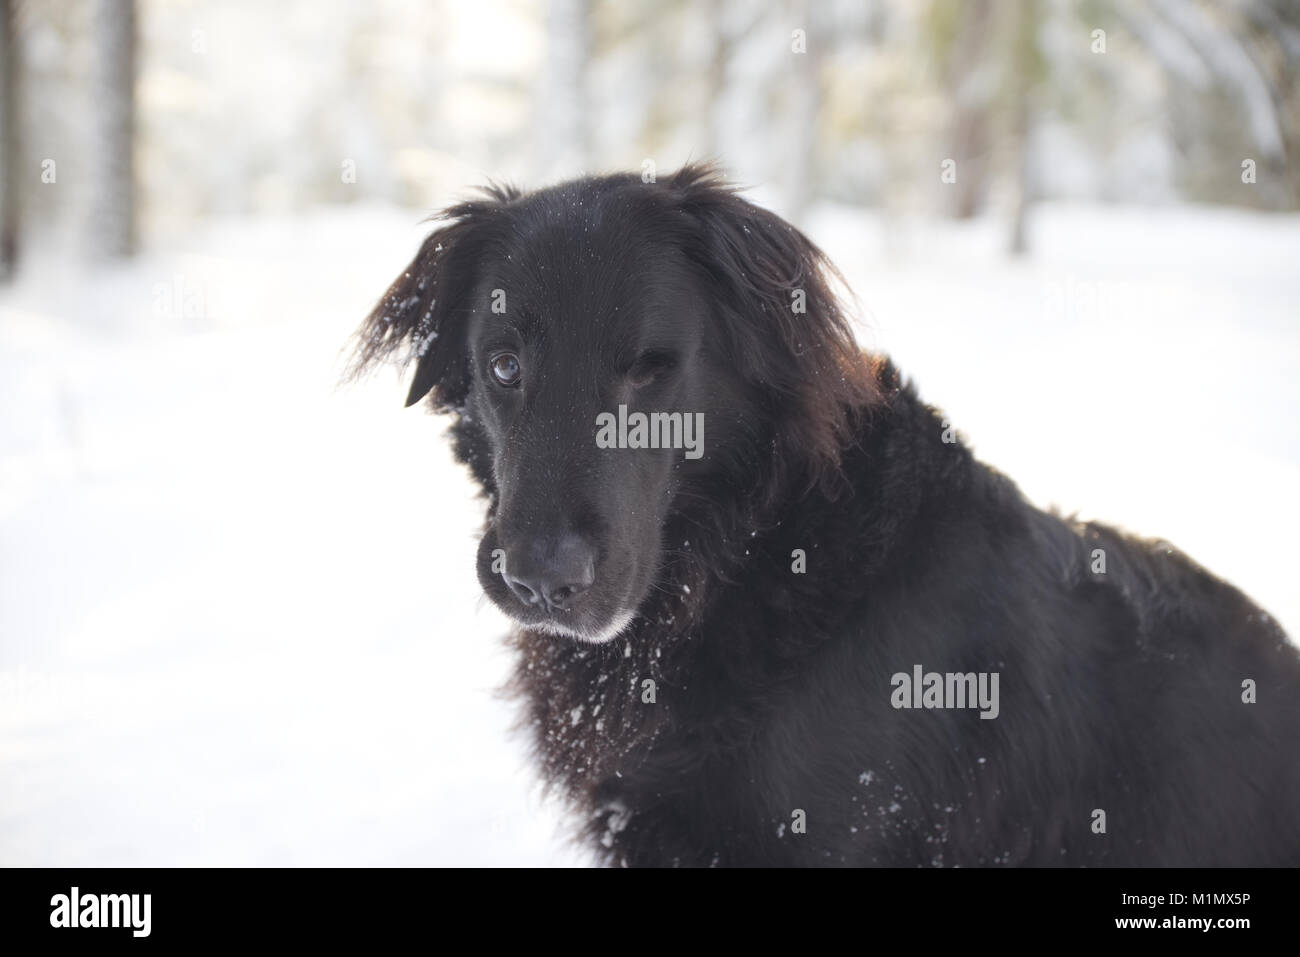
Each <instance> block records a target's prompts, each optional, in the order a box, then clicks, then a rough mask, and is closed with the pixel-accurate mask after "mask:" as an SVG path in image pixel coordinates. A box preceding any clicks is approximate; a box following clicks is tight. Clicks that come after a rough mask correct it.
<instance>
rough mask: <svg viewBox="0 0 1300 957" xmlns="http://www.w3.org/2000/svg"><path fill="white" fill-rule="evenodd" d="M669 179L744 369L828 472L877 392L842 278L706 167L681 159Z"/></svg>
mask: <svg viewBox="0 0 1300 957" xmlns="http://www.w3.org/2000/svg"><path fill="white" fill-rule="evenodd" d="M671 184H672V187H673V188H675V189H677V190H679V191H680V192H679V194H678V197H679V198H678V202H679V203H680V204H681V208H682V209H683V211H685V212H686V213H687V214H689V215H690V216H691V218H692V219H694V220H695V221H696V223H697V224H698V229H697V230H696V234H697V238H696V240H695V242H696V243H698V248H697V249H695V250H693V255H692V259H694V260H695V261H696V262H697V263H699V264H700V265H701V266H702V267H703V268H704V269H705V270H706V271H707V272H708V276H709V279H710V281H711V284H712V285H713V286H714V287H715V288H717V289H718V290H719V295H718V296H717V297H716V312H717V313H718V318H719V319H720V321H721V324H722V327H723V331H724V332H725V333H726V334H727V335H728V337H729V340H730V349H731V354H732V355H734V356H736V357H738V360H739V363H738V364H739V366H740V370H741V373H742V375H744V376H745V378H746V379H748V380H749V381H750V382H752V383H754V384H755V385H756V387H758V388H760V389H761V390H762V391H764V392H766V393H767V394H769V395H770V396H771V397H772V399H773V400H774V403H773V404H774V407H775V412H776V414H777V415H779V416H780V419H781V420H782V424H783V426H784V428H783V429H780V430H779V431H781V432H782V433H783V436H784V437H785V438H786V439H787V440H788V441H789V442H790V443H791V446H792V449H795V450H800V451H802V452H803V454H804V455H805V456H806V457H807V459H808V461H809V462H810V464H811V466H812V471H813V473H814V475H815V476H817V477H826V476H829V475H830V474H831V473H833V472H834V471H835V470H836V469H837V468H838V463H839V457H840V450H841V448H842V447H843V445H844V443H845V442H848V441H850V440H851V439H852V436H853V433H854V427H853V422H852V419H853V417H854V415H855V414H856V412H857V411H860V410H863V409H866V408H868V407H869V406H871V405H872V404H873V403H874V402H875V401H876V400H877V399H878V397H879V396H878V389H877V386H876V380H875V376H874V375H873V374H872V371H871V367H870V362H869V360H868V358H867V357H866V355H865V354H864V353H863V352H862V350H861V349H860V347H859V346H858V344H857V340H856V338H855V337H854V335H853V330H852V328H851V327H850V325H849V321H848V319H847V317H846V316H845V314H844V311H843V310H842V308H841V307H840V303H839V300H838V298H837V297H836V295H835V292H834V289H833V287H832V281H838V282H840V283H842V282H843V280H842V279H841V277H840V275H839V273H838V271H837V270H836V269H835V267H834V265H832V264H831V262H830V261H829V260H828V259H827V258H826V255H825V254H824V253H823V252H822V251H821V250H820V249H818V248H817V246H815V245H814V244H813V243H812V241H811V240H809V239H808V237H806V236H805V235H804V234H803V233H801V232H800V231H799V230H797V229H796V228H795V227H794V226H792V225H791V224H790V223H788V222H786V221H785V220H783V219H782V218H781V217H779V216H777V215H776V214H775V213H771V212H769V211H768V210H765V209H762V208H760V207H758V206H755V205H754V204H753V203H750V202H748V201H747V200H744V199H742V198H741V197H740V196H738V195H737V194H736V190H735V188H734V187H732V186H730V185H728V184H727V183H726V182H725V180H723V178H722V177H721V175H720V174H719V173H718V172H717V170H715V169H714V168H713V167H711V166H708V165H698V164H697V165H691V166H686V167H684V168H682V169H681V170H680V171H678V172H677V174H676V175H675V176H674V177H673V178H672V180H671Z"/></svg>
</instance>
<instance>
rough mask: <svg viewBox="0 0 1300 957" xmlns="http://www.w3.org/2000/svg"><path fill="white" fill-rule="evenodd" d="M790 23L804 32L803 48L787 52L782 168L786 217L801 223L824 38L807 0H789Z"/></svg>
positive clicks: (814, 137) (809, 193)
mask: <svg viewBox="0 0 1300 957" xmlns="http://www.w3.org/2000/svg"><path fill="white" fill-rule="evenodd" d="M790 14H791V23H792V24H793V26H794V27H796V28H798V29H801V30H803V31H804V36H805V39H806V40H807V49H806V51H805V52H803V53H793V52H792V53H791V57H792V59H793V64H792V68H791V75H790V81H789V82H790V101H789V108H790V119H789V125H788V126H787V129H788V130H789V132H790V160H789V165H788V166H787V167H786V174H785V180H786V188H785V201H786V209H785V213H786V218H788V219H789V220H790V221H791V222H793V223H795V224H797V225H803V220H804V215H805V214H806V213H807V211H808V203H809V200H810V199H811V198H812V176H813V160H814V156H815V154H816V150H817V117H818V115H819V114H820V110H819V109H818V107H819V106H820V103H819V100H820V91H819V89H818V81H819V71H818V64H819V63H820V62H821V55H822V44H823V42H824V41H825V38H824V36H823V34H822V32H821V31H819V30H817V29H816V28H815V25H814V23H813V21H814V20H815V19H816V16H815V14H816V7H815V6H814V4H813V3H811V2H810V0H790Z"/></svg>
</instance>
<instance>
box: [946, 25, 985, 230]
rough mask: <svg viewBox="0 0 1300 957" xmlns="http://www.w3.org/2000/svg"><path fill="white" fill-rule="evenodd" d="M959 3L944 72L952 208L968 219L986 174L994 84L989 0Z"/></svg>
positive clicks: (974, 210) (975, 208)
mask: <svg viewBox="0 0 1300 957" xmlns="http://www.w3.org/2000/svg"><path fill="white" fill-rule="evenodd" d="M960 9H961V13H960V19H959V21H958V25H957V35H956V37H955V43H954V49H953V52H952V59H951V61H950V68H949V76H948V81H949V87H950V88H951V89H952V90H953V93H954V95H953V111H952V127H951V134H950V136H951V139H950V142H951V143H952V149H953V154H952V158H953V159H955V160H956V161H957V182H956V183H955V184H954V186H955V189H956V199H955V201H954V203H953V207H952V212H953V215H954V216H956V217H957V218H958V219H969V218H971V217H972V216H974V215H975V214H976V213H977V212H978V211H979V207H980V204H981V202H982V201H983V199H984V193H985V189H986V182H985V181H986V180H987V178H988V158H989V157H988V152H989V121H990V117H989V113H990V101H991V99H992V94H993V89H992V86H993V84H992V82H991V76H990V73H989V64H988V63H987V57H986V51H987V47H988V33H989V28H990V22H989V21H990V18H991V16H992V9H991V6H990V2H989V0H968V2H965V3H962V4H961V8H960Z"/></svg>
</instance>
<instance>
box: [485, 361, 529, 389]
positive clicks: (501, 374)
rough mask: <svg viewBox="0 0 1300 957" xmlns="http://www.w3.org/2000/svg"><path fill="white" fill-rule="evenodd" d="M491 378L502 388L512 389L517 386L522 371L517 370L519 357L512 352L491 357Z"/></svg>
mask: <svg viewBox="0 0 1300 957" xmlns="http://www.w3.org/2000/svg"><path fill="white" fill-rule="evenodd" d="M490 365H491V368H492V378H494V379H496V380H497V382H499V383H501V384H502V385H504V386H507V387H510V388H513V387H514V386H517V385H518V384H519V378H520V376H522V375H523V370H522V369H520V368H519V357H518V356H517V355H515V354H514V353H513V352H502V353H500V354H499V355H495V356H493V357H492V361H491V363H490Z"/></svg>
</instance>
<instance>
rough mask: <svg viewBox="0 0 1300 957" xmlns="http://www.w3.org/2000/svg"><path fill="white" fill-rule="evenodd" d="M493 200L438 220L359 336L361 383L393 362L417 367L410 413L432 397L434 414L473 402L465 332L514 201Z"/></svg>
mask: <svg viewBox="0 0 1300 957" xmlns="http://www.w3.org/2000/svg"><path fill="white" fill-rule="evenodd" d="M488 192H489V196H490V198H489V199H487V200H476V201H473V202H467V203H461V204H459V205H457V206H453V207H451V208H450V209H448V210H447V211H446V212H444V213H442V214H441V215H440V216H438V217H436V218H437V219H438V220H441V221H442V225H440V226H439V227H438V228H437V229H435V230H434V231H433V233H432V234H431V235H430V236H429V237H428V238H427V239H425V240H424V242H423V243H422V244H421V245H420V251H419V252H417V253H416V254H415V258H414V259H413V260H411V263H410V265H408V266H407V267H406V269H404V270H403V271H402V274H401V275H400V276H398V277H397V279H396V280H394V281H393V284H392V285H391V286H389V287H388V291H387V292H385V293H384V295H383V296H382V297H381V298H380V300H379V302H378V303H376V305H375V307H374V309H372V310H371V312H370V315H368V316H367V317H366V319H365V322H363V323H362V325H361V328H360V329H359V330H358V331H357V341H356V347H355V350H354V358H353V363H352V370H351V371H352V374H353V375H354V376H355V375H358V374H360V373H362V372H364V371H365V370H367V369H369V368H370V367H372V366H374V365H377V364H379V363H381V362H384V361H386V360H391V359H398V360H399V361H400V362H402V364H403V365H409V364H410V363H412V362H414V363H415V376H414V378H413V379H412V380H411V388H410V391H409V392H408V393H407V396H406V404H407V405H408V406H411V405H414V404H415V403H417V402H419V401H420V400H421V399H423V398H424V397H425V396H426V395H428V396H430V397H431V399H430V401H431V403H432V405H433V407H434V408H435V409H438V410H447V409H455V408H459V407H460V406H462V405H463V404H464V402H465V398H466V396H467V395H468V392H469V385H470V378H469V350H468V347H467V343H466V338H465V335H466V329H465V327H466V322H467V320H468V317H469V314H470V312H471V311H472V305H471V299H472V295H473V289H474V284H475V283H476V282H477V281H478V273H479V265H480V262H481V260H482V256H483V248H484V241H485V240H484V235H483V233H484V230H485V229H486V228H487V227H488V225H489V223H488V220H490V218H491V216H492V215H493V213H496V212H499V211H500V210H501V208H502V203H503V202H504V201H506V200H507V199H509V198H510V195H509V194H508V193H507V192H506V191H505V190H501V189H498V188H490V189H489V191H488Z"/></svg>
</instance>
